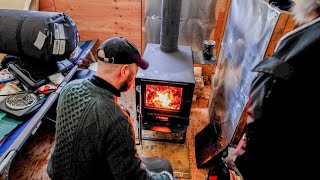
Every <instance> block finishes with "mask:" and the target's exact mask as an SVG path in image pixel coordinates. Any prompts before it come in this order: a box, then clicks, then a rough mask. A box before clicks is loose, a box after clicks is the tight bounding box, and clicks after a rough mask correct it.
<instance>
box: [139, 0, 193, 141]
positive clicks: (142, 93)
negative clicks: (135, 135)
mask: <svg viewBox="0 0 320 180" xmlns="http://www.w3.org/2000/svg"><path fill="white" fill-rule="evenodd" d="M180 10H181V0H174V1H172V0H162V7H161V33H160V44H150V43H149V44H147V47H146V49H145V52H144V55H143V58H144V59H146V60H147V61H148V62H149V68H148V69H147V70H141V69H139V71H138V73H137V76H136V79H135V85H136V103H137V119H138V122H139V125H140V126H139V137H140V138H139V140H140V142H141V139H148V140H161V141H168V140H166V139H161V138H143V137H142V129H145V130H153V131H159V132H165V133H170V134H171V135H172V137H173V138H172V139H170V140H169V141H173V142H184V140H185V137H186V131H187V127H188V125H189V115H190V110H191V103H192V96H193V90H194V86H195V80H194V73H193V56H192V49H191V47H190V46H178V36H179V23H180Z"/></svg>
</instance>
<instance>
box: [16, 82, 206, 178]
mask: <svg viewBox="0 0 320 180" xmlns="http://www.w3.org/2000/svg"><path fill="white" fill-rule="evenodd" d="M209 92H210V86H206V87H205V93H207V96H209ZM120 103H123V104H124V105H127V108H128V109H129V111H130V112H131V114H132V116H133V117H132V118H133V119H134V118H135V116H136V115H135V113H134V112H135V110H134V109H135V97H134V90H130V91H129V92H127V93H125V94H123V95H122V96H121V99H120ZM207 105H208V100H207V99H200V100H198V101H197V102H194V103H193V104H192V109H191V115H190V125H189V127H188V131H187V137H186V141H187V142H186V143H187V148H188V151H186V152H188V153H189V154H188V156H189V162H180V163H189V164H187V165H189V166H186V167H188V168H190V170H189V172H190V176H189V177H188V178H177V179H179V180H186V179H188V180H189V179H191V180H204V179H205V176H206V174H207V172H208V168H203V169H198V168H197V167H196V163H195V162H196V161H195V149H194V137H195V135H196V134H197V133H198V132H199V131H200V130H202V129H203V128H204V127H205V126H206V125H207V124H208V122H209V120H208V119H209V118H208V110H207ZM54 131H55V129H54V123H53V122H51V121H49V120H43V123H42V124H41V126H40V128H39V129H38V131H37V132H36V134H35V135H34V136H31V137H30V138H29V139H28V140H27V142H26V143H25V145H24V146H23V147H22V149H21V150H20V152H19V153H18V154H17V156H16V157H15V158H14V161H13V163H12V166H11V169H10V179H11V180H29V179H37V180H38V179H43V180H46V179H50V178H49V177H48V175H47V173H46V165H47V162H48V160H49V158H50V151H51V148H52V145H53V143H54V133H55V132H54ZM167 146H170V145H167ZM182 147H183V146H182ZM138 149H139V147H138ZM163 149H166V147H163ZM139 151H140V153H141V149H140V150H139ZM142 151H143V149H142ZM177 151H178V150H177ZM171 153H172V152H171ZM142 154H143V153H142ZM172 157H173V156H171V158H172ZM169 160H170V159H169ZM173 160H174V159H171V160H170V161H171V162H173ZM174 169H175V168H174Z"/></svg>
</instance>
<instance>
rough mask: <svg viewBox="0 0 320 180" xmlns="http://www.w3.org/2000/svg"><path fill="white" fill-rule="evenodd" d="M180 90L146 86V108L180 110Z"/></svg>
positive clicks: (178, 88) (170, 87) (177, 88)
mask: <svg viewBox="0 0 320 180" xmlns="http://www.w3.org/2000/svg"><path fill="white" fill-rule="evenodd" d="M181 97H182V88H180V87H173V86H159V85H148V84H147V85H146V106H147V107H153V108H166V109H173V110H180V106H181Z"/></svg>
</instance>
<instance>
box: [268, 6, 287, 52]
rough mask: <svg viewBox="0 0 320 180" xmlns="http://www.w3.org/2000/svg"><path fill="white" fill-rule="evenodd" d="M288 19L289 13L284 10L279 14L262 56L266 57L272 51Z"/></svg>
mask: <svg viewBox="0 0 320 180" xmlns="http://www.w3.org/2000/svg"><path fill="white" fill-rule="evenodd" d="M288 19H289V13H286V12H284V13H281V14H280V15H279V19H278V21H277V24H276V26H275V28H274V30H273V34H272V36H271V39H270V41H269V45H268V48H267V50H266V52H265V55H264V57H268V56H270V55H271V54H272V53H273V51H274V48H275V47H276V45H277V43H278V41H279V39H280V38H281V37H282V34H283V31H284V29H285V26H286V24H287V21H288Z"/></svg>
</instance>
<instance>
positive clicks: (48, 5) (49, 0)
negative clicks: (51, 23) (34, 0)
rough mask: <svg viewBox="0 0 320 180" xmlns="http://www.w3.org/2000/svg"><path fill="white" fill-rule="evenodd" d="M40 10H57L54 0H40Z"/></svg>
mask: <svg viewBox="0 0 320 180" xmlns="http://www.w3.org/2000/svg"><path fill="white" fill-rule="evenodd" d="M39 10H40V11H50V12H54V11H56V10H55V5H54V0H40V4H39Z"/></svg>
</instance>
